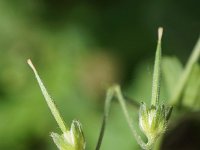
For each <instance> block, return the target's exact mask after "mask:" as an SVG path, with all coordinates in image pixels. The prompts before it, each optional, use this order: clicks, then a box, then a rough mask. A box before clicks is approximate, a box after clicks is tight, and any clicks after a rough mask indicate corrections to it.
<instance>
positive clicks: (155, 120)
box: [139, 103, 172, 141]
mask: <svg viewBox="0 0 200 150" xmlns="http://www.w3.org/2000/svg"><path fill="white" fill-rule="evenodd" d="M171 110H172V108H171V107H170V108H165V106H164V105H158V106H153V105H152V106H151V107H150V108H147V106H146V104H145V103H142V104H141V105H140V111H139V125H140V128H141V130H142V132H143V133H144V134H145V135H146V136H147V138H148V140H149V141H154V140H156V139H157V137H159V136H160V135H161V134H162V133H164V132H165V131H166V128H167V121H168V119H169V115H170V114H171Z"/></svg>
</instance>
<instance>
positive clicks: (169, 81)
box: [162, 57, 183, 96]
mask: <svg viewBox="0 0 200 150" xmlns="http://www.w3.org/2000/svg"><path fill="white" fill-rule="evenodd" d="M162 71H163V76H164V80H165V84H166V87H167V91H168V93H169V95H170V96H172V94H173V92H174V88H175V87H176V84H177V81H178V80H179V78H180V76H181V73H182V71H183V66H182V64H181V62H180V61H179V60H178V59H177V58H176V57H163V59H162Z"/></svg>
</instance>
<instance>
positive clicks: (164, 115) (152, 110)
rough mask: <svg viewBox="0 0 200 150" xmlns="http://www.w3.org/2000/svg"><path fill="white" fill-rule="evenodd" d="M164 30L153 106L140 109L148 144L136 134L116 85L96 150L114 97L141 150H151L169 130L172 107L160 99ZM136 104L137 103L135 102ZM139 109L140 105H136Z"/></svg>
mask: <svg viewBox="0 0 200 150" xmlns="http://www.w3.org/2000/svg"><path fill="white" fill-rule="evenodd" d="M162 33H163V28H159V29H158V43H157V49H156V57H155V63H154V71H153V86H152V97H151V106H150V107H147V106H146V104H145V103H143V102H142V103H141V104H140V106H139V107H140V109H139V126H140V129H141V130H142V132H143V133H144V134H145V135H146V137H147V139H148V142H147V143H145V142H144V141H143V140H142V138H141V137H140V136H139V134H138V133H137V132H136V130H135V127H134V126H133V124H132V120H131V117H130V115H129V113H128V110H127V107H126V103H125V101H126V98H124V96H123V94H122V92H121V89H120V87H119V86H118V85H115V86H113V87H111V88H109V89H108V91H107V96H106V102H105V110H104V118H103V123H102V128H101V131H100V136H99V140H98V143H97V146H96V150H99V149H100V146H101V142H102V139H103V135H104V129H105V126H106V122H107V117H108V114H109V109H110V104H111V101H112V99H113V97H116V99H117V100H118V101H119V103H120V105H121V108H122V110H123V113H124V116H125V118H126V121H127V123H128V125H129V127H130V129H131V132H132V134H133V136H134V138H135V139H136V141H137V143H138V144H139V145H140V146H141V148H143V149H145V150H150V149H151V148H152V147H153V145H154V143H155V142H156V140H157V138H158V137H159V136H160V135H162V134H163V133H164V132H165V131H166V128H167V122H168V119H169V117H170V114H171V111H172V107H166V106H165V105H160V104H159V97H160V74H161V39H162ZM134 104H136V102H134ZM135 106H136V107H138V105H135Z"/></svg>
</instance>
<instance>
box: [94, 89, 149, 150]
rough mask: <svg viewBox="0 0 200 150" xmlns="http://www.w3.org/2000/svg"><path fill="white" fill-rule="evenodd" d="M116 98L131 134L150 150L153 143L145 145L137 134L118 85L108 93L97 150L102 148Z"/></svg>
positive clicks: (144, 147) (143, 146)
mask: <svg viewBox="0 0 200 150" xmlns="http://www.w3.org/2000/svg"><path fill="white" fill-rule="evenodd" d="M114 96H115V97H116V98H117V100H118V101H119V103H120V106H121V108H122V111H123V114H124V116H125V118H126V122H127V123H128V125H129V128H130V129H131V132H132V134H133V136H134V138H135V139H136V141H137V143H138V144H139V145H140V146H141V147H142V148H143V149H146V150H149V149H150V147H151V146H152V144H153V143H147V144H145V143H144V142H143V141H142V139H141V137H140V136H139V135H138V134H137V132H136V130H135V128H134V126H133V124H132V121H131V117H130V115H129V113H128V110H127V107H126V103H125V99H124V97H123V95H122V92H121V89H120V87H119V86H118V85H115V86H113V87H111V88H110V89H109V90H108V92H107V96H106V102H105V106H104V108H105V109H104V116H103V122H102V127H101V131H100V135H99V139H98V142H97V146H96V150H99V149H100V147H101V143H102V139H103V135H104V132H105V127H106V123H107V119H108V115H109V110H110V106H111V102H112V99H113V98H114ZM136 104H137V103H136ZM136 107H138V105H136Z"/></svg>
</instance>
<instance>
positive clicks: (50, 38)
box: [0, 0, 200, 150]
mask: <svg viewBox="0 0 200 150" xmlns="http://www.w3.org/2000/svg"><path fill="white" fill-rule="evenodd" d="M199 5H200V3H199V2H198V1H196V0H191V1H180V0H179V1H178V0H177V1H169V0H168V1H167V0H163V1H158V0H153V1H145V0H140V1H136V0H124V1H114V0H101V1H100V0H97V1H91V0H85V1H78V0H75V1H68V0H1V1H0V149H1V150H13V149H14V150H36V149H37V150H55V149H56V146H55V145H54V144H53V141H52V139H51V138H50V136H49V135H50V132H52V131H54V132H58V133H59V132H60V130H59V129H58V126H57V125H56V122H55V120H54V118H53V117H52V115H51V114H50V111H49V109H48V107H47V105H46V103H45V101H44V98H43V96H42V94H41V92H40V89H39V87H38V85H37V82H36V80H35V78H34V75H33V73H32V71H31V70H30V68H29V67H28V65H27V63H26V60H27V59H28V58H31V59H32V61H33V63H34V64H35V66H36V68H37V70H38V72H39V74H40V76H41V78H42V79H43V81H44V83H45V85H46V87H47V89H48V90H49V93H50V95H51V96H52V97H53V98H54V99H55V101H56V104H57V106H58V108H59V110H60V111H61V114H62V115H63V118H64V120H65V121H66V123H67V124H68V125H70V124H71V121H72V120H73V119H74V118H76V119H79V120H80V121H81V123H82V124H83V129H84V133H85V137H86V141H87V149H88V150H91V149H94V147H95V144H96V142H97V138H98V133H99V130H100V125H101V121H102V115H103V105H104V98H105V92H106V89H107V88H108V87H109V86H110V85H112V84H113V83H116V82H117V83H120V84H121V85H122V88H123V91H124V93H125V94H126V95H128V96H130V97H132V98H134V99H137V100H138V101H148V100H149V98H150V94H151V77H152V66H153V65H152V64H153V60H154V53H155V47H156V41H157V28H158V27H159V26H163V27H164V37H163V53H164V55H176V56H177V57H178V58H179V59H180V60H181V62H182V63H183V64H184V63H185V62H186V60H187V58H188V56H189V55H190V53H191V50H192V48H193V46H194V44H195V42H196V41H197V39H198V36H199V29H200V28H199V27H200V14H199ZM167 98H168V95H167V92H165V90H164V89H163V99H164V100H167ZM130 110H131V111H132V112H133V113H132V115H133V118H135V120H136V122H134V123H135V124H136V126H137V117H138V114H137V113H134V109H133V108H131V107H130ZM101 149H102V150H109V149H111V150H121V149H124V150H131V149H139V147H138V145H137V144H136V142H135V140H134V139H133V138H132V135H131V133H130V131H129V129H128V126H127V124H126V123H125V119H124V117H123V115H122V111H121V109H120V107H119V105H118V104H117V103H114V104H113V106H112V110H111V114H110V116H109V124H108V126H107V129H106V133H105V138H104V140H103V144H102V148H101Z"/></svg>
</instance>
